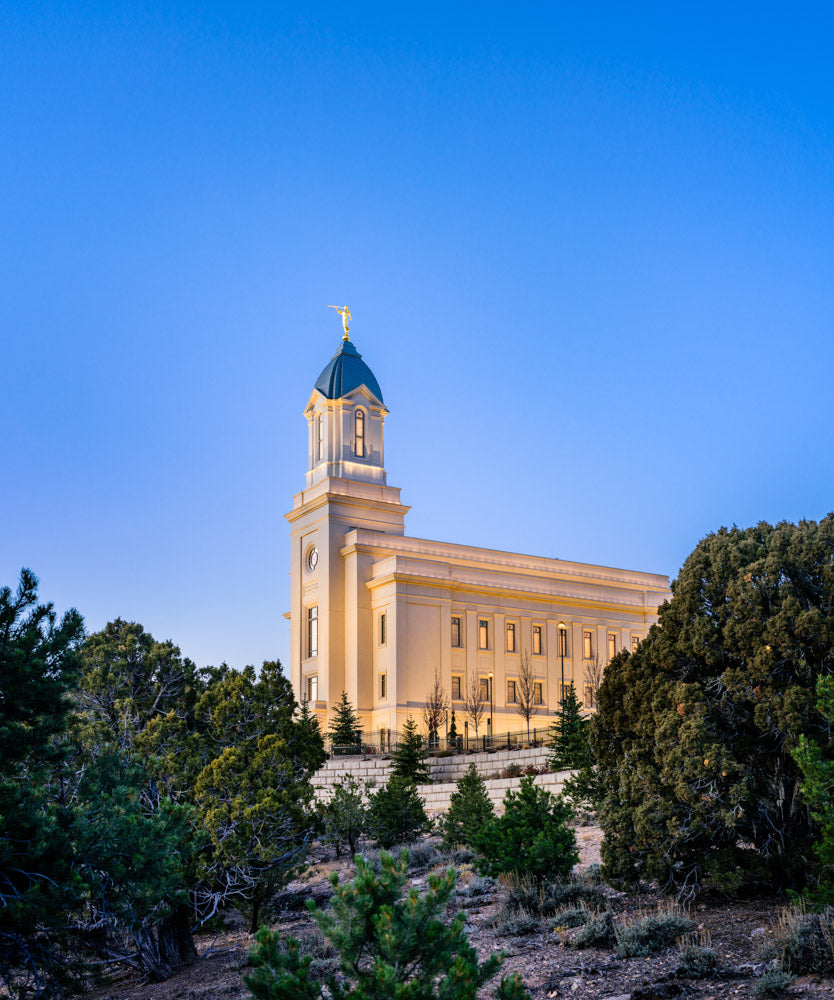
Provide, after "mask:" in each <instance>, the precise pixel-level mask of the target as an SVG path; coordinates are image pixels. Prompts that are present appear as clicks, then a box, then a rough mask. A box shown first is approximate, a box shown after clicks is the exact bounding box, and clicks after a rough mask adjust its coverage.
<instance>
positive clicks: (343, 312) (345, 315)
mask: <svg viewBox="0 0 834 1000" xmlns="http://www.w3.org/2000/svg"><path fill="white" fill-rule="evenodd" d="M327 308H328V309H335V310H336V312H337V313H338V314H339V315H340V316H341V317H342V326H343V327H344V331H345V332H344V336H343V338H342V339H343V340H347V339H348V333H349V331H350V327H349V326H348V323H349V322H350V309H348V307H347V306H343V307H342V308H341V309H340V308H339V307H338V306H328V307H327Z"/></svg>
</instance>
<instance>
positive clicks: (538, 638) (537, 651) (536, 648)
mask: <svg viewBox="0 0 834 1000" xmlns="http://www.w3.org/2000/svg"><path fill="white" fill-rule="evenodd" d="M541 655H542V627H541V625H534V626H533V656H541Z"/></svg>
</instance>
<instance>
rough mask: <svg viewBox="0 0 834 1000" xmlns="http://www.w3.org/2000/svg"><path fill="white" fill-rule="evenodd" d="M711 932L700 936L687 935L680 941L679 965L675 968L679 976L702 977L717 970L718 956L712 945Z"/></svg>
mask: <svg viewBox="0 0 834 1000" xmlns="http://www.w3.org/2000/svg"><path fill="white" fill-rule="evenodd" d="M710 945H711V942H710V937H709V934H707V933H706V931H705V932H704V933H702V934H701V935H700V936H693V935H685V936H684V937H682V938H681V939H680V941H679V942H678V965H677V969H676V970H675V971H676V973H677V974H678V975H679V976H689V978H691V979H701V978H703V977H704V976H709V975H710V974H711V973H713V972H714V971H715V967H716V965H717V964H718V957H717V956H716V954H715V951H714V950H713V948H712V947H711V946H710Z"/></svg>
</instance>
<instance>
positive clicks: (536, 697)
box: [533, 681, 544, 705]
mask: <svg viewBox="0 0 834 1000" xmlns="http://www.w3.org/2000/svg"><path fill="white" fill-rule="evenodd" d="M533 703H534V704H535V705H543V704H544V694H543V691H542V683H541V681H534V682H533Z"/></svg>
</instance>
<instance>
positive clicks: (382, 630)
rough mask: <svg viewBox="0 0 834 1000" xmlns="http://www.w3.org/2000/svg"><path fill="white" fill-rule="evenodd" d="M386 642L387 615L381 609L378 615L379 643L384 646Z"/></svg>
mask: <svg viewBox="0 0 834 1000" xmlns="http://www.w3.org/2000/svg"><path fill="white" fill-rule="evenodd" d="M386 642H388V616H387V615H386V614H385V612H384V611H383V612H382V614H381V615H380V616H379V644H380V646H384V645H385V643H386Z"/></svg>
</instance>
